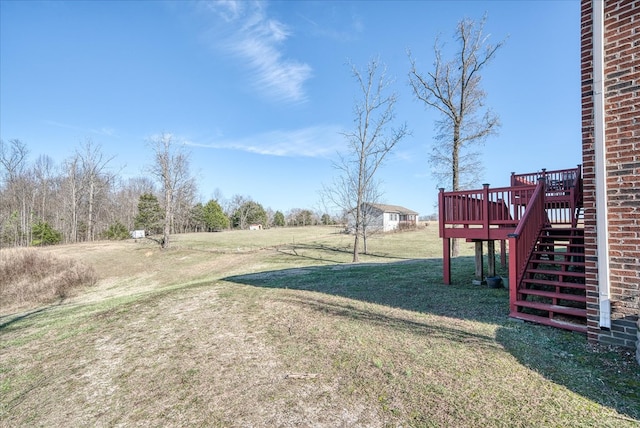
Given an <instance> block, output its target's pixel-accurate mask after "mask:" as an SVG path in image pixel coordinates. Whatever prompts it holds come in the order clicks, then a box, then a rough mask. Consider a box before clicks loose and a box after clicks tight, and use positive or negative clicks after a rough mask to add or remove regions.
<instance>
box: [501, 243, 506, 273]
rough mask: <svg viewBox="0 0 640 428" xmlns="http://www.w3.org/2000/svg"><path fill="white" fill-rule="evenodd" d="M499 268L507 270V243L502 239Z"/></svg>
mask: <svg viewBox="0 0 640 428" xmlns="http://www.w3.org/2000/svg"><path fill="white" fill-rule="evenodd" d="M500 267H502V269H506V268H507V241H506V240H504V239H501V240H500Z"/></svg>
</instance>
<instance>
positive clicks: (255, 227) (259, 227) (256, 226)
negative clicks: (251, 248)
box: [249, 224, 262, 230]
mask: <svg viewBox="0 0 640 428" xmlns="http://www.w3.org/2000/svg"><path fill="white" fill-rule="evenodd" d="M249 230H262V225H261V224H250V225H249Z"/></svg>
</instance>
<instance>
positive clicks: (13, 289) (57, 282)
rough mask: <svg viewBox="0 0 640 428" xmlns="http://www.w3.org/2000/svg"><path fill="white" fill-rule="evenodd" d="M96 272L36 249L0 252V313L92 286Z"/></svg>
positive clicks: (49, 301)
mask: <svg viewBox="0 0 640 428" xmlns="http://www.w3.org/2000/svg"><path fill="white" fill-rule="evenodd" d="M96 281H97V276H96V273H95V270H94V269H93V268H91V267H89V266H87V265H85V264H83V263H80V262H77V261H75V260H73V259H69V258H63V257H57V256H55V255H53V254H50V253H45V252H43V251H40V250H38V249H35V248H11V249H3V250H1V251H0V313H6V312H8V311H10V310H16V309H18V308H29V307H32V306H34V305H40V304H46V303H51V302H54V301H56V300H60V299H65V298H67V297H70V296H73V295H75V294H77V291H78V289H80V288H82V287H85V286H91V285H94V284H95V283H96Z"/></svg>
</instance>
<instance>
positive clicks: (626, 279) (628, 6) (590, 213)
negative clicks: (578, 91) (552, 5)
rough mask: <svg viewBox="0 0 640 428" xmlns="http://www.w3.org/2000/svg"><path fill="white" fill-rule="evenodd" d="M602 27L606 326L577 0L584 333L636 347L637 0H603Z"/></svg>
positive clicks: (586, 61)
mask: <svg viewBox="0 0 640 428" xmlns="http://www.w3.org/2000/svg"><path fill="white" fill-rule="evenodd" d="M604 28H605V30H604V36H605V40H604V58H605V64H604V76H605V81H604V88H605V100H604V109H605V152H606V158H607V167H606V175H607V186H608V190H607V198H608V203H607V207H608V216H609V246H610V251H609V263H610V280H611V282H610V286H611V313H612V314H611V321H612V324H611V329H610V330H606V329H600V327H599V306H598V277H597V274H598V266H597V254H596V251H597V248H596V238H597V232H596V200H595V164H594V155H595V151H594V145H593V30H592V1H591V0H582V7H581V77H582V141H583V177H584V215H585V246H586V248H585V260H586V263H587V266H586V274H587V278H586V283H587V323H588V325H589V332H588V337H589V340H591V341H599V342H603V343H611V344H615V345H622V346H628V347H635V346H636V342H637V341H638V314H639V313H640V297H639V292H638V290H639V288H640V285H639V284H640V190H639V189H640V0H605V22H604Z"/></svg>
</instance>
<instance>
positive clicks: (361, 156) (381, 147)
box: [322, 58, 407, 262]
mask: <svg viewBox="0 0 640 428" xmlns="http://www.w3.org/2000/svg"><path fill="white" fill-rule="evenodd" d="M351 71H352V74H353V77H354V78H355V80H356V82H357V84H358V89H359V91H360V92H361V95H362V98H361V99H360V100H358V101H356V102H355V105H354V108H353V112H354V116H355V118H354V123H355V129H354V130H353V131H351V132H344V133H343V136H344V137H345V139H346V140H347V150H346V151H345V153H344V154H341V155H340V159H339V161H338V162H335V163H334V167H335V168H336V169H337V170H338V171H339V172H340V175H339V176H338V177H337V178H335V179H334V182H333V184H332V185H331V186H324V187H323V191H322V194H323V198H326V199H328V201H329V202H331V203H332V204H334V205H336V206H337V207H339V208H342V209H343V210H344V211H346V212H349V213H350V214H351V216H352V217H353V220H354V243H353V262H358V261H359V252H360V248H359V247H360V237H361V236H363V231H365V230H366V227H363V225H364V217H365V215H364V212H363V205H364V203H365V202H375V201H371V200H367V199H368V198H371V197H374V196H377V195H378V194H379V192H378V190H377V184H376V181H375V180H374V175H375V173H376V172H377V171H378V168H380V166H381V165H382V163H383V161H384V159H385V157H386V155H387V154H389V152H391V150H392V149H393V148H394V146H395V145H396V144H397V143H398V142H399V141H400V140H402V138H404V137H405V136H406V135H407V127H406V125H405V124H403V125H401V126H400V127H399V128H397V129H394V128H391V127H390V126H391V123H392V122H393V120H394V119H395V110H394V107H395V103H396V100H397V96H396V94H395V93H393V92H392V93H390V94H387V92H388V91H389V87H390V85H391V83H392V82H391V80H389V79H388V78H387V76H386V68H385V67H384V65H382V64H380V62H379V60H378V59H377V58H374V59H372V60H370V61H369V63H368V64H367V67H366V69H363V70H360V69H358V68H357V67H355V66H354V65H353V64H352V65H351Z"/></svg>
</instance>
